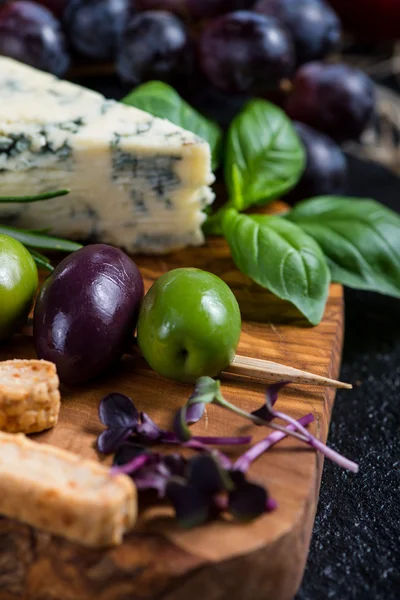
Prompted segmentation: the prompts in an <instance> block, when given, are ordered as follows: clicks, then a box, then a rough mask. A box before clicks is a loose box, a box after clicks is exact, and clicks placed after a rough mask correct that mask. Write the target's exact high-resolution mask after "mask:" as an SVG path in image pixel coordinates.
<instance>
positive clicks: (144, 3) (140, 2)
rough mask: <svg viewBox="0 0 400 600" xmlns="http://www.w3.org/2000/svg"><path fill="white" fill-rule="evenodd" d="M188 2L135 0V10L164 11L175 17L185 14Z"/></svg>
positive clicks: (176, 0) (186, 0) (185, 0)
mask: <svg viewBox="0 0 400 600" xmlns="http://www.w3.org/2000/svg"><path fill="white" fill-rule="evenodd" d="M187 2H188V0H136V1H135V9H136V10H137V11H144V10H166V11H167V12H171V13H175V14H176V15H181V16H183V15H185V14H186V5H187Z"/></svg>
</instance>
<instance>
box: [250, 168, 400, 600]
mask: <svg viewBox="0 0 400 600" xmlns="http://www.w3.org/2000/svg"><path fill="white" fill-rule="evenodd" d="M349 191H351V192H352V193H354V194H357V195H361V196H367V197H372V198H376V199H377V200H380V201H381V202H384V203H385V204H387V205H389V206H391V208H394V209H397V210H399V211H400V180H398V179H397V178H395V177H393V176H391V175H390V174H388V173H387V172H386V171H385V170H384V169H381V168H380V167H377V166H375V165H366V164H363V163H360V162H358V161H351V190H349ZM345 298H346V335H345V344H344V352H343V363H342V373H341V377H342V379H343V380H345V381H350V382H352V383H353V384H355V388H354V390H352V391H351V392H339V393H338V394H337V400H336V403H335V408H334V412H333V419H332V425H331V430H330V434H329V443H330V445H331V446H332V447H333V448H335V449H336V450H338V451H340V452H341V453H343V454H344V455H345V456H348V457H349V458H351V459H353V460H356V461H358V462H359V465H360V472H359V474H357V475H353V474H351V473H348V472H345V471H343V470H342V469H340V468H339V467H337V466H336V465H334V464H332V463H330V462H329V461H326V462H325V467H324V472H323V479H322V486H321V494H320V500H319V505H318V511H317V518H316V521H315V527H314V533H313V538H312V543H311V548H310V554H309V558H308V563H307V568H306V572H305V575H304V579H303V583H302V586H301V590H300V592H299V593H298V595H297V598H296V600H325V599H328V598H334V599H335V600H392V599H393V600H395V599H398V598H400V300H395V299H390V298H384V297H383V296H379V295H378V294H372V293H361V292H355V291H352V290H346V296H345ZM249 600H250V599H249Z"/></svg>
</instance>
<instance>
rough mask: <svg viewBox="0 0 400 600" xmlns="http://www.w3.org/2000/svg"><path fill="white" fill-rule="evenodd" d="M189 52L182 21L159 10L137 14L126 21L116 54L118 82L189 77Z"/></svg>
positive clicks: (171, 80)
mask: <svg viewBox="0 0 400 600" xmlns="http://www.w3.org/2000/svg"><path fill="white" fill-rule="evenodd" d="M191 68H192V52H191V46H190V42H189V36H188V33H187V31H186V28H185V26H184V24H183V22H182V21H181V20H180V19H179V18H178V17H176V16H175V15H172V14H170V13H167V12H165V11H161V10H157V11H156V10H154V11H147V12H142V13H138V14H137V15H135V16H134V17H133V18H132V19H131V20H130V21H129V23H128V26H127V28H126V30H125V32H124V35H123V37H122V40H121V45H120V49H119V52H118V56H117V71H118V74H119V76H120V77H121V79H122V81H124V82H126V83H130V84H132V85H137V84H139V83H142V82H143V81H148V80H150V79H159V80H162V81H168V82H169V83H173V82H174V81H176V80H177V79H179V78H180V77H183V76H186V77H187V76H189V74H190V72H191Z"/></svg>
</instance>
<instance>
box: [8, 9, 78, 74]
mask: <svg viewBox="0 0 400 600" xmlns="http://www.w3.org/2000/svg"><path fill="white" fill-rule="evenodd" d="M0 54H2V55H3V56H9V57H10V58H15V59H16V60H19V61H21V62H24V63H26V64H28V65H31V66H32V67H36V68H37V69H41V70H42V71H49V72H50V73H54V75H58V76H61V75H64V73H65V72H66V70H67V69H68V67H69V64H70V59H69V55H68V52H67V50H66V44H65V38H64V35H63V33H62V31H61V26H60V23H59V21H57V19H56V18H55V17H54V15H53V14H52V13H51V12H50V11H49V10H48V9H47V8H44V6H39V5H38V4H35V3H34V2H25V1H23V0H20V1H17V2H12V3H9V4H6V5H5V6H3V7H1V8H0Z"/></svg>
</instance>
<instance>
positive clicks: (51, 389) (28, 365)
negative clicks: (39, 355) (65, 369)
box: [0, 360, 60, 433]
mask: <svg viewBox="0 0 400 600" xmlns="http://www.w3.org/2000/svg"><path fill="white" fill-rule="evenodd" d="M58 386H59V380H58V376H57V372H56V367H55V365H54V364H53V363H51V362H47V361H44V360H6V361H3V362H0V430H2V431H7V432H9V433H37V432H39V431H43V430H44V429H50V427H54V425H56V423H57V421H58V415H59V412H60V392H59V389H58Z"/></svg>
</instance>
